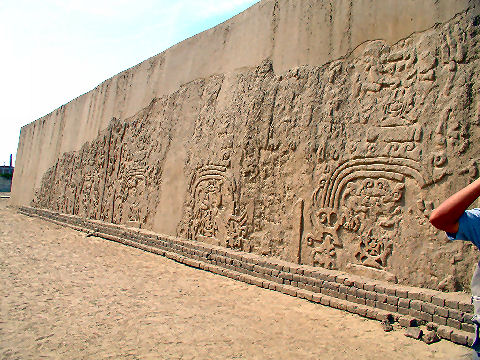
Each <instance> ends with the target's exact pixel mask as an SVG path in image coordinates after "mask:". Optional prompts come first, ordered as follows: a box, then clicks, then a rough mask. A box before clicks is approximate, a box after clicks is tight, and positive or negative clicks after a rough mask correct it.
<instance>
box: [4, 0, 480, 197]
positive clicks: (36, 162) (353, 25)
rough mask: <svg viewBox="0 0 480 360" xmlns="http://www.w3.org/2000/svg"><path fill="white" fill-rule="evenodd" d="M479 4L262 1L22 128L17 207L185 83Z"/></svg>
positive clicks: (285, 65) (408, 27) (331, 55)
mask: <svg viewBox="0 0 480 360" xmlns="http://www.w3.org/2000/svg"><path fill="white" fill-rule="evenodd" d="M477 1H478V0H454V1H452V0H406V1H403V0H402V1H399V0H355V1H353V0H263V1H261V2H259V3H258V4H256V5H254V6H253V7H251V8H250V9H248V10H247V11H245V12H243V13H242V14H240V15H238V16H236V17H234V18H232V19H230V20H228V21H226V22H225V23H223V24H220V25H218V26H217V27H215V28H212V29H210V30H208V31H205V32H203V33H201V34H199V35H197V36H195V37H192V38H189V39H187V40H185V41H183V42H181V43H179V44H177V45H176V46H174V47H172V48H170V49H168V50H167V51H165V52H163V53H161V54H159V55H157V56H154V57H152V58H150V59H148V60H146V61H144V62H142V63H141V64H139V65H137V66H135V67H133V68H131V69H128V70H126V71H124V72H122V73H120V74H118V75H116V76H114V77H112V78H111V79H109V80H106V81H105V82H103V83H102V84H100V85H99V86H98V87H96V88H95V89H94V90H92V91H90V92H88V93H86V94H84V95H82V96H80V97H78V98H77V99H75V100H72V101H71V102H69V103H68V104H66V105H64V106H62V107H60V108H59V109H57V110H55V111H53V112H52V113H51V114H49V115H47V116H45V117H43V118H41V119H39V120H37V121H35V122H33V123H31V124H29V125H27V126H25V127H23V128H22V130H21V135H20V143H19V147H18V151H17V161H16V164H15V167H16V176H15V179H14V182H13V192H12V199H11V200H12V203H13V204H15V205H25V204H28V203H29V202H30V201H31V200H32V199H33V196H34V189H35V188H37V187H38V186H40V182H41V179H42V176H43V174H44V173H45V172H46V171H47V169H48V168H50V167H51V166H53V164H54V163H55V161H57V159H58V158H59V157H60V156H61V155H62V154H63V153H65V152H70V151H77V150H80V148H81V147H82V146H83V144H84V143H85V142H86V141H92V140H93V139H95V138H96V137H97V136H98V134H99V132H100V131H102V130H104V129H106V127H107V126H108V124H109V122H110V121H111V119H112V118H113V117H115V118H118V119H126V118H128V117H131V116H133V115H135V114H136V113H137V112H139V111H140V110H141V109H143V108H144V107H146V106H147V105H148V104H149V103H150V102H151V101H152V99H154V98H158V97H161V96H164V95H169V94H172V93H173V92H175V91H177V90H178V88H179V87H180V86H181V85H183V84H185V83H188V82H190V81H193V80H196V79H201V78H207V77H210V76H212V75H215V74H226V73H230V72H234V71H235V70H236V69H239V68H242V67H254V66H257V65H258V64H260V63H261V62H262V61H263V60H264V59H267V58H268V59H271V60H272V64H273V66H274V69H275V71H276V72H279V73H282V72H284V71H287V70H289V69H291V68H293V67H295V66H299V65H306V64H308V65H312V66H321V65H323V64H325V63H327V62H329V61H332V60H334V59H337V58H339V57H342V56H345V55H346V54H348V53H349V52H350V51H351V50H353V49H355V48H356V47H357V46H358V45H360V44H361V43H363V42H364V41H368V40H373V39H383V40H385V41H386V42H387V43H389V44H393V43H395V42H397V41H398V40H400V39H402V38H404V37H407V36H409V35H410V34H411V33H413V32H415V31H422V30H425V29H427V28H429V27H431V26H433V25H434V24H435V23H437V22H440V23H442V22H445V21H448V20H449V19H450V18H452V17H453V16H454V15H455V14H456V13H459V12H462V11H464V10H465V9H466V8H467V7H468V6H472V5H473V4H475V3H476V2H477ZM159 36H162V35H161V34H159ZM72 71H75V69H72Z"/></svg>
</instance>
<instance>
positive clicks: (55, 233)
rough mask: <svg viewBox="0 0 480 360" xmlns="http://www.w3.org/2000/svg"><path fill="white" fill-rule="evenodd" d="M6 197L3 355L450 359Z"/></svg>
mask: <svg viewBox="0 0 480 360" xmlns="http://www.w3.org/2000/svg"><path fill="white" fill-rule="evenodd" d="M7 202H8V200H7V199H1V200H0V291H1V298H2V300H1V306H0V358H1V359H43V358H45V359H388V360H393V359H402V360H404V359H450V358H458V356H461V355H462V354H465V353H466V352H467V351H468V349H466V348H464V347H462V346H457V345H454V344H452V343H450V342H447V341H441V342H439V343H436V344H433V345H426V344H424V343H422V342H419V341H415V340H412V339H409V338H406V337H405V336H404V331H403V330H401V329H397V330H395V331H393V332H390V333H385V332H384V331H383V330H382V328H381V326H380V323H378V322H376V321H371V320H366V319H363V318H361V317H358V316H355V315H352V314H348V313H345V312H342V311H339V310H335V309H331V308H328V307H324V306H322V305H318V304H314V303H310V302H308V301H305V300H301V299H298V298H293V297H290V296H287V295H283V294H281V293H277V292H274V291H269V290H265V289H261V288H258V287H255V286H252V285H247V284H244V283H241V282H237V281H234V280H231V279H228V278H224V277H222V276H218V275H214V274H211V273H208V272H204V271H201V270H197V269H193V268H189V267H187V266H184V265H181V264H177V263H175V262H173V261H171V260H168V259H166V258H163V257H160V256H157V255H153V254H150V253H145V252H142V251H140V250H137V249H134V248H129V247H126V246H123V245H120V244H116V243H113V242H109V241H106V240H103V239H99V238H94V237H88V238H87V237H85V235H84V234H82V233H79V232H76V231H74V230H71V229H68V228H63V227H60V226H57V225H54V224H52V223H49V222H46V221H43V220H40V219H36V218H29V217H27V216H24V215H20V214H18V213H16V212H15V211H14V210H13V209H10V208H7V206H6V205H7Z"/></svg>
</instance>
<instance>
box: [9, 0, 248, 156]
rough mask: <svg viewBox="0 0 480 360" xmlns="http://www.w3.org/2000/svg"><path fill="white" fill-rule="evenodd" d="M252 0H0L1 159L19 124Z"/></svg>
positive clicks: (13, 142) (14, 141)
mask: <svg viewBox="0 0 480 360" xmlns="http://www.w3.org/2000/svg"><path fill="white" fill-rule="evenodd" d="M256 2H258V0H176V1H165V0H157V1H155V0H42V1H38V0H0V49H1V51H0V52H1V54H2V55H1V56H0V69H2V77H1V80H2V83H3V84H2V85H3V86H1V87H0V106H1V109H2V112H1V122H0V124H1V133H2V141H0V165H3V164H4V163H5V164H6V165H8V161H9V154H11V153H13V154H15V152H16V150H17V143H18V136H19V133H20V127H21V126H23V125H25V124H28V123H30V122H32V121H34V120H35V119H37V118H39V117H41V116H43V115H46V114H48V113H50V112H51V111H53V110H55V109H56V108H58V107H60V106H61V105H63V104H65V103H67V102H69V101H70V100H72V99H74V98H75V97H77V96H79V95H81V94H83V93H85V92H88V91H90V90H91V89H93V88H94V87H95V86H97V85H98V84H100V83H101V82H102V81H104V80H106V79H108V78H110V77H112V76H113V75H115V74H117V73H119V72H121V71H122V70H125V69H127V68H129V67H131V66H133V65H136V64H138V63H140V62H142V61H143V60H146V59H147V58H149V57H151V56H153V55H156V54H158V53H160V52H162V51H163V50H165V49H167V48H169V47H170V46H172V45H174V44H176V43H178V42H180V41H182V40H184V39H186V38H188V37H190V36H192V35H195V34H197V33H199V32H201V31H203V30H206V29H208V28H211V27H213V26H215V25H217V24H219V23H221V22H223V21H225V20H227V19H229V18H231V17H232V16H234V15H236V14H238V13H240V12H241V11H243V10H245V9H246V8H248V7H249V6H251V5H253V4H255V3H256Z"/></svg>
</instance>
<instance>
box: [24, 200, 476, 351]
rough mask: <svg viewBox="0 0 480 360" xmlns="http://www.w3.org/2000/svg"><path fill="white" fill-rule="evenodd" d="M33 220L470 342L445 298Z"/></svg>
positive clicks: (457, 306)
mask: <svg viewBox="0 0 480 360" xmlns="http://www.w3.org/2000/svg"><path fill="white" fill-rule="evenodd" d="M19 211H20V213H22V214H25V215H28V216H36V217H40V218H43V219H46V220H49V221H51V222H53V223H56V224H59V225H64V226H68V227H71V228H73V229H75V230H78V231H82V232H85V233H87V236H98V237H101V238H104V239H106V240H110V241H115V242H118V243H121V244H124V245H127V246H132V247H135V248H138V249H141V250H144V251H148V252H152V253H155V254H158V255H161V256H165V257H167V258H169V259H171V260H174V261H177V262H180V263H183V264H185V265H187V266H191V267H195V268H199V269H203V270H206V271H210V272H212V273H215V274H219V275H222V276H227V277H229V278H232V279H235V280H238V281H242V282H245V283H248V284H251V285H255V286H259V287H263V288H265V289H270V290H274V291H279V292H281V293H284V294H287V295H290V296H296V297H299V298H301V299H306V300H308V301H312V302H315V303H319V304H322V305H324V306H330V307H333V308H336V309H340V310H343V311H348V312H350V313H353V314H357V315H360V316H363V317H367V318H371V319H376V320H379V321H385V320H388V321H390V322H392V321H394V320H395V319H397V320H398V321H399V323H400V325H402V326H405V325H410V324H412V323H420V324H422V323H423V324H425V323H433V324H435V326H437V325H438V328H437V333H438V336H439V337H440V338H443V339H447V340H450V341H453V342H455V343H458V344H462V345H467V344H468V343H469V342H471V341H472V340H473V334H472V333H473V332H474V330H475V329H474V326H473V324H472V322H471V317H472V316H473V314H472V312H473V307H472V305H471V304H470V303H469V302H462V301H458V300H454V299H451V298H449V297H448V294H443V293H441V292H436V291H433V290H426V289H420V288H408V289H406V288H405V287H402V286H396V285H395V284H389V283H382V282H380V281H378V282H376V281H374V280H371V279H362V278H360V277H358V276H353V275H349V274H344V273H340V272H338V271H331V270H327V269H323V268H314V267H311V266H304V265H297V264H293V263H286V262H284V261H281V260H278V261H277V260H275V259H272V258H268V259H267V258H263V257H261V256H258V255H253V254H248V253H243V252H241V251H237V250H232V249H225V248H221V247H219V246H214V245H209V244H204V243H199V242H195V241H189V240H183V239H179V238H175V237H172V236H165V235H159V234H155V233H152V232H150V231H144V230H141V229H134V228H126V227H124V226H121V225H114V224H109V223H104V222H100V221H95V220H85V219H81V218H79V217H76V216H72V215H63V214H59V213H55V212H53V211H50V210H44V209H37V208H31V207H21V208H19Z"/></svg>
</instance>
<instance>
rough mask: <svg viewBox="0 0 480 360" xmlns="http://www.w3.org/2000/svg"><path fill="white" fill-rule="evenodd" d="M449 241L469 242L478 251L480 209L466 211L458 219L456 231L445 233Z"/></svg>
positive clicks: (479, 244)
mask: <svg viewBox="0 0 480 360" xmlns="http://www.w3.org/2000/svg"><path fill="white" fill-rule="evenodd" d="M447 237H448V238H449V239H450V240H467V241H471V242H472V243H473V244H474V245H475V246H476V247H477V248H479V249H480V209H472V210H467V211H465V212H464V213H463V215H462V216H461V217H460V219H458V231H457V232H456V233H447Z"/></svg>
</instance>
